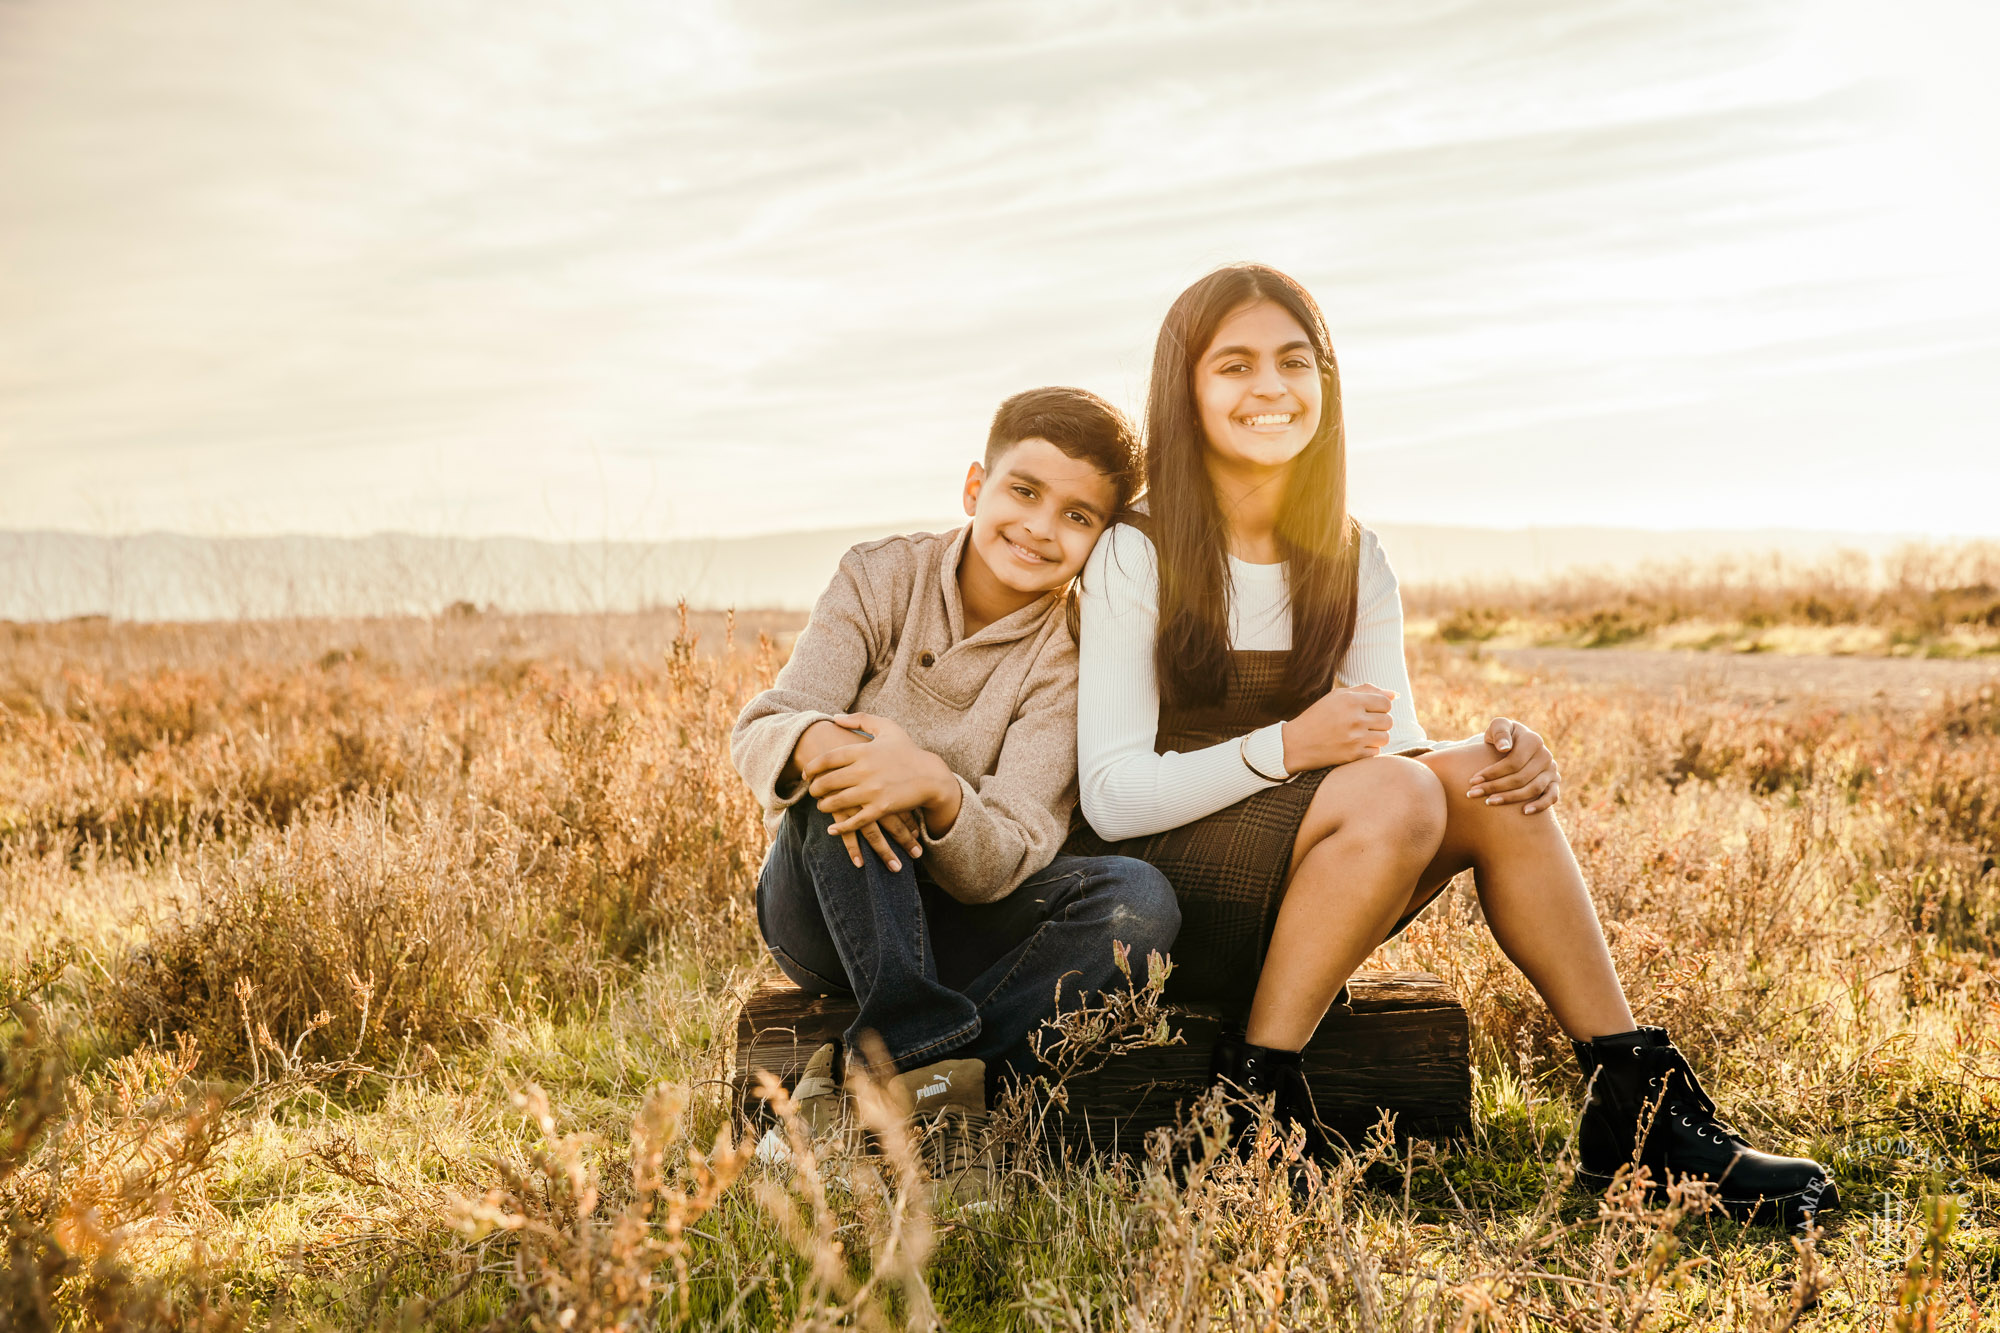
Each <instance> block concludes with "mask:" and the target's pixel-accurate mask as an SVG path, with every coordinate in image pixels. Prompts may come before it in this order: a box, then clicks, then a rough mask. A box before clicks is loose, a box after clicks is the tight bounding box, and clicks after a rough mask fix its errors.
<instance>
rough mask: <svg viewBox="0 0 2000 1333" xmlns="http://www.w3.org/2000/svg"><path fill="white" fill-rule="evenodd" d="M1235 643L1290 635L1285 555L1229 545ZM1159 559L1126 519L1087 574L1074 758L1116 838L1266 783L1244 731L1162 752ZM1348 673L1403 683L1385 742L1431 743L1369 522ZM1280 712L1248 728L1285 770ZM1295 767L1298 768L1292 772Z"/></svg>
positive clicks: (1191, 814)
mask: <svg viewBox="0 0 2000 1333" xmlns="http://www.w3.org/2000/svg"><path fill="white" fill-rule="evenodd" d="M1228 591H1229V645H1230V647H1231V648H1233V649H1252V650H1254V649H1266V650H1283V649H1288V648H1290V647H1291V646H1292V615H1291V598H1290V595H1289V592H1288V591H1287V587H1286V579H1285V566H1284V565H1282V564H1277V565H1253V564H1248V563H1246V562H1244V561H1242V560H1238V559H1237V558H1236V557H1235V556H1230V557H1229V589H1228ZM1159 606H1160V575H1159V560H1158V556H1157V555H1156V554H1155V553H1154V550H1153V543H1152V541H1151V539H1149V538H1148V537H1147V536H1146V534H1145V533H1143V532H1141V531H1139V529H1137V528H1136V527H1133V526H1132V525H1131V524H1129V523H1120V524H1118V525H1117V526H1116V527H1114V528H1112V529H1111V531H1110V532H1108V533H1106V534H1105V535H1104V537H1103V539H1102V540H1101V541H1099V542H1098V543H1097V549H1096V550H1095V551H1093V552H1091V556H1090V562H1089V563H1088V564H1087V565H1086V566H1085V567H1084V574H1083V584H1082V612H1083V620H1082V628H1083V638H1082V642H1081V643H1079V644H1078V645H1077V647H1078V654H1079V657H1078V663H1077V669H1078V682H1077V706H1076V763H1077V782H1078V788H1079V791H1078V794H1079V797H1080V799H1081V802H1082V805H1083V815H1084V818H1085V819H1087V820H1089V821H1090V826H1091V827H1092V828H1093V829H1095V830H1096V831H1097V834H1098V836H1099V837H1101V838H1105V839H1107V840H1109V841H1113V842H1116V841H1118V840H1120V839H1123V838H1139V837H1145V836H1146V835H1148V834H1152V833H1158V832H1160V831H1161V830H1163V829H1170V828H1178V827H1179V826H1180V825H1182V824H1186V823H1188V822H1190V821H1192V820H1196V819H1200V818H1201V817H1202V816H1203V815H1211V814H1214V813H1215V812H1216V811H1217V810H1220V809H1222V808H1223V807H1224V806H1227V805H1233V804H1234V803H1235V802H1237V801H1240V800H1242V799H1243V798H1244V797H1246V796H1249V795H1251V794H1253V793H1255V792H1259V791H1262V790H1263V789H1264V788H1266V787H1270V786H1275V785H1276V784H1275V783H1272V782H1267V781H1266V780H1264V779H1263V778H1260V777H1258V776H1257V774H1255V773H1253V772H1251V771H1250V769H1249V768H1248V767H1247V766H1246V765H1245V764H1244V762H1243V755H1242V753H1241V752H1240V751H1239V748H1238V746H1239V742H1238V741H1236V740H1228V741H1224V742H1222V743H1220V744H1217V745H1211V746H1208V747H1207V748H1205V749H1200V750H1190V751H1187V752H1185V753H1182V752H1177V751H1169V752H1168V753H1166V754H1155V753H1154V752H1153V741H1154V738H1155V736H1156V735H1157V734H1158V731H1159V725H1160V692H1159V686H1158V683H1157V681H1156V679H1155V677H1154V674H1153V636H1154V634H1155V632H1156V630H1157V627H1158V623H1159ZM1335 678H1336V680H1337V682H1338V683H1339V684H1341V685H1361V684H1368V685H1378V686H1380V687H1381V688H1383V689H1385V690H1393V691H1394V692H1395V695H1396V698H1395V701H1394V702H1393V703H1391V704H1390V705H1389V720H1390V724H1391V725H1390V729H1389V739H1388V742H1387V743H1386V744H1385V745H1384V746H1383V747H1382V752H1383V753H1384V754H1394V753H1396V752H1397V751H1400V750H1408V749H1411V748H1417V747H1423V746H1425V745H1427V744H1428V741H1427V739H1426V737H1425V735H1424V729H1423V727H1422V725H1421V724H1419V723H1418V721H1417V712H1416V708H1415V706H1414V705H1413V704H1412V702H1411V699H1410V673H1409V668H1408V667H1407V666H1406V665H1405V664H1404V661H1403V600H1402V597H1401V595H1400V594H1399V593H1398V592H1397V590H1396V575H1395V572H1394V571H1393V570H1391V569H1390V568H1389V559H1388V557H1387V556H1385V555H1384V554H1383V553H1382V545H1381V543H1380V542H1379V541H1377V540H1376V538H1375V534H1374V533H1373V532H1371V531H1370V530H1369V529H1367V528H1363V529H1362V530H1361V570H1360V587H1359V593H1358V600H1357V605H1356V608H1355V623H1354V639H1353V641H1352V642H1351V643H1350V644H1349V645H1348V648H1347V653H1346V655H1345V656H1344V657H1342V658H1341V660H1340V665H1339V667H1338V668H1337V669H1336V670H1335ZM1282 726H1283V724H1282V723H1276V722H1274V723H1272V724H1271V725H1270V726H1268V727H1262V728H1260V729H1258V730H1256V731H1253V732H1251V733H1250V739H1249V742H1248V750H1249V756H1250V759H1251V761H1252V762H1253V763H1255V764H1256V765H1257V767H1258V768H1260V769H1262V770H1263V771H1264V772H1266V773H1278V774H1284V773H1285V763H1284V760H1285V744H1284V738H1283V736H1282V734H1281V733H1280V728H1281V727H1282ZM1288 776H1289V775H1288Z"/></svg>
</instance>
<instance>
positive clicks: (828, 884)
mask: <svg viewBox="0 0 2000 1333" xmlns="http://www.w3.org/2000/svg"><path fill="white" fill-rule="evenodd" d="M832 823H833V818H832V816H830V815H827V814H824V813H822V812H821V811H820V810H819V809H817V808H816V807H815V806H814V805H813V803H812V801H811V800H810V799H807V800H802V801H800V802H799V803H798V804H797V805H794V806H793V807H791V809H789V810H788V811H786V812H785V822H784V825H783V827H782V828H781V829H780V830H779V832H778V839H777V841H776V842H775V843H773V844H772V846H771V853H770V855H769V856H768V857H766V858H765V861H764V870H763V873H762V874H761V875H759V876H758V879H757V924H758V927H759V929H760V930H762V932H763V935H764V943H765V944H767V945H769V946H770V949H771V956H772V957H773V958H774V959H776V960H777V964H778V967H779V968H780V969H781V970H782V971H783V972H784V974H785V975H786V976H788V977H790V978H791V979H792V980H793V981H795V982H797V983H798V984H799V985H800V986H801V987H804V988H805V989H806V990H809V991H813V992H815V993H817V994H822V995H832V994H852V995H853V996H854V998H855V1000H856V1001H857V1002H858V1003H859V1005H860V1012H859V1013H858V1014H857V1015H856V1016H855V1019H854V1023H853V1025H852V1026H851V1027H849V1028H848V1030H847V1034H846V1042H847V1046H848V1049H850V1050H859V1049H860V1048H859V1047H858V1046H856V1044H855V1043H856V1042H857V1041H858V1039H859V1038H860V1036H861V1034H862V1033H864V1032H873V1033H874V1034H875V1035H876V1036H877V1037H879V1038H880V1039H881V1041H882V1044H883V1045H884V1046H885V1047H886V1048H887V1049H888V1053H889V1056H890V1058H891V1059H892V1060H894V1061H895V1063H896V1067H897V1068H898V1069H901V1070H909V1069H914V1068H916V1067H918V1066H920V1065H926V1064H930V1063H932V1062H933V1061H936V1060H941V1059H943V1058H945V1057H946V1056H947V1055H949V1056H952V1057H953V1058H968V1057H969V1058H976V1059H980V1060H984V1061H986V1063H987V1066H988V1069H989V1070H990V1071H991V1072H992V1073H993V1074H994V1075H996V1076H998V1075H1004V1074H1009V1073H1011V1074H1017V1075H1018V1074H1026V1073H1031V1072H1033V1070H1034V1068H1035V1060H1034V1057H1033V1054H1032V1053H1031V1052H1030V1050H1029V1048H1028V1044H1027V1038H1028V1034H1030V1033H1031V1032H1033V1031H1034V1030H1035V1029H1036V1028H1038V1027H1040V1026H1041V1024H1042V1023H1043V1022H1044V1021H1046V1020H1047V1019H1050V1018H1052V1017H1054V1016H1055V1014H1056V985H1057V982H1058V980H1060V981H1061V984H1062V1004H1063V1008H1064V1009H1066V1010H1067V1009H1072V1008H1075V1007H1077V1006H1078V1005H1079V1004H1081V1003H1082V1002H1083V1001H1085V1000H1086V999H1089V998H1094V997H1095V996H1097V995H1098V994H1099V993H1101V992H1102V991H1104V990H1105V989H1107V988H1108V987H1111V986H1113V985H1123V984H1125V978H1124V976H1123V975H1122V974H1120V972H1119V971H1118V968H1117V965H1116V964H1115V963H1114V962H1113V953H1112V948H1111V944H1112V941H1113V940H1118V941H1122V942H1123V943H1125V944H1127V945H1129V946H1130V947H1131V950H1132V967H1133V972H1134V975H1135V976H1137V977H1138V978H1139V979H1140V980H1142V981H1143V980H1144V978H1145V966H1146V964H1145V959H1146V955H1147V953H1148V952H1149V951H1151V950H1154V949H1157V950H1159V951H1160V952H1161V953H1166V952H1167V951H1168V949H1170V948H1171V947H1172V945H1173V942H1174V936H1175V935H1176V934H1177V933H1178V932H1179V930H1180V926H1181V913H1180V906H1179V904H1178V903H1177V902H1176V901H1175V899H1174V891H1173V888H1172V886H1171V885H1169V884H1168V883H1167V877H1166V876H1165V875H1163V874H1161V873H1160V872H1159V871H1158V870H1155V869H1154V868H1153V867H1152V866H1150V865H1148V864H1146V863H1145V862H1144V861H1139V860H1135V859H1133V858H1131V857H1127V856H1058V857H1057V858H1056V859H1055V860H1054V861H1052V862H1051V863H1050V864H1049V866H1048V868H1047V869H1045V870H1043V871H1041V872H1040V873H1038V874H1034V875H1030V876H1029V877H1028V878H1027V879H1026V880H1024V881H1022V883H1021V884H1020V886H1019V887H1018V888H1016V889H1015V890H1014V891H1013V892H1012V893H1010V894H1008V895H1007V896H1006V897H1005V898H1002V899H1000V900H999V901H998V902H993V903H979V904H966V903H961V902H959V901H958V900H956V899H955V898H953V897H952V896H951V895H950V894H948V893H946V892H945V891H944V890H943V889H941V888H939V887H938V886H937V885H936V884H935V883H933V882H932V881H931V880H930V878H929V877H928V876H927V875H925V874H924V873H923V869H922V867H923V861H922V859H921V858H911V857H910V856H908V855H905V856H903V857H901V858H900V859H901V861H902V863H903V868H902V869H901V870H896V871H892V870H890V869H889V868H888V866H886V865H884V864H883V862H882V860H881V858H880V857H878V856H877V855H876V854H875V851H874V849H873V848H871V847H869V846H868V845H867V844H866V843H865V842H864V843H863V844H862V845H861V865H859V866H856V865H855V864H854V862H853V861H851V860H849V859H848V855H847V847H846V845H845V844H844V843H843V842H842V841H841V840H840V839H839V838H835V837H832V836H831V835H829V834H828V832H827V829H828V827H829V826H831V824H832Z"/></svg>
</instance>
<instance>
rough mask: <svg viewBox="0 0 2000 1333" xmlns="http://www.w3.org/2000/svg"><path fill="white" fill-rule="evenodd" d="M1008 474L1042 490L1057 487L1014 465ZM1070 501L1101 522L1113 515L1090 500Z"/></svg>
mask: <svg viewBox="0 0 2000 1333" xmlns="http://www.w3.org/2000/svg"><path fill="white" fill-rule="evenodd" d="M1007 475H1008V476H1010V477H1012V478H1013V479H1014V480H1016V481H1025V482H1027V483H1028V485H1030V486H1034V487H1037V488H1038V489H1040V490H1044V491H1052V490H1054V489H1055V487H1053V486H1051V485H1049V484H1048V483H1047V482H1046V481H1043V480H1042V479H1041V478H1040V477H1037V476H1036V475H1035V474H1034V473H1032V472H1023V471H1021V469H1019V468H1013V467H1010V468H1008V469H1007ZM1070 503H1071V504H1073V505H1075V506H1076V507H1077V508H1078V509H1082V510H1085V511H1086V512H1088V513H1089V515H1090V516H1091V517H1092V518H1094V519H1096V520H1097V521H1098V522H1100V523H1102V522H1104V521H1105V520H1106V519H1108V518H1110V517H1111V516H1110V515H1109V514H1107V513H1105V512H1104V510H1102V509H1099V508H1098V507H1097V506H1096V505H1094V504H1092V503H1091V502H1090V501H1088V500H1084V499H1073V500H1071V501H1070Z"/></svg>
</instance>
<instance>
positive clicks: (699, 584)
mask: <svg viewBox="0 0 2000 1333" xmlns="http://www.w3.org/2000/svg"><path fill="white" fill-rule="evenodd" d="M924 526H925V525H921V524H919V525H911V526H905V527H901V528H896V527H881V526H869V527H851V528H827V529H821V530H815V531H810V532H784V533H773V534H769V535H764V536H755V537H730V538H714V539H700V540H691V541H670V542H651V543H647V542H549V541H538V540H533V539H530V538H524V537H479V538H472V537H424V536H416V535H412V534H407V533H381V534H376V535H373V536H368V537H311V536H276V537H191V536H184V535H179V534H174V533H164V532H147V533H136V534H132V535H129V536H108V537H107V536H97V535H91V534H85V533H75V532H0V619H5V620H59V619H66V618H68V617H71V616H82V615H110V616H114V617H117V618H119V619H128V620H215V619H234V618H242V617H259V618H261V617H271V616H318V615H334V616H366V615H411V614H415V615H429V614H433V613H435V612H437V611H439V610H441V609H443V608H444V607H447V606H449V605H451V604H452V603H454V602H471V603H474V604H476V605H479V606H487V605H493V606H497V607H500V608H502V609H505V610H510V611H614V610H632V609H636V608H640V607H646V606H666V605H671V604H672V603H674V602H675V601H676V600H678V599H680V598H682V597H685V598H686V599H687V600H688V601H689V602H690V603H691V604H693V605H695V606H698V607H713V608H721V607H730V606H733V607H738V608H745V609H748V608H752V607H756V608H766V609H804V608H807V607H810V606H811V605H812V601H813V598H814V597H815V596H817V594H818V593H819V590H820V589H821V588H822V587H823V586H824V585H825V583H826V579H827V576H828V574H829V573H830V572H831V571H832V569H833V566H834V563H835V562H836V561H837V560H838V558H839V556H840V553H841V552H842V551H844V550H846V549H847V548H848V547H849V546H852V545H853V544H854V543H856V542H860V541H866V540H869V539H871V538H874V537H879V536H883V535H885V534H887V533H889V532H894V531H912V530H921V529H922V528H923V527H924ZM949 526H952V525H951V524H950V523H941V524H937V525H934V526H933V530H937V529H941V528H946V527H949ZM1375 528H1376V531H1377V532H1378V533H1379V534H1380V535H1381V537H1382V541H1383V544H1384V546H1385V547H1386V548H1387V550H1388V552H1389V557H1390V559H1391V561H1392V562H1393V563H1394V564H1395V566H1396V569H1397V572H1398V574H1399V575H1400V576H1401V578H1402V580H1403V581H1404V582H1405V583H1409V584H1420V583H1445V582H1450V583H1455V582H1460V581H1464V580H1480V581H1484V580H1490V579H1507V578H1514V579H1523V580H1535V579H1540V578H1545V577H1548V576H1550V575H1554V574H1559V573H1563V572H1566V571H1571V570H1577V569H1585V568H1596V569H1602V570H1607V571H1617V570H1626V569H1632V568H1636V567H1638V566H1641V565H1645V564H1649V563H1674V562H1682V561H1696V562H1706V561H1711V560H1714V559H1717V558H1720V557H1724V556H1757V557H1762V556H1766V555H1777V556H1782V557H1784V558H1786V559H1789V560H1812V559H1818V558H1821V557H1824V556H1826V555H1830V554H1832V553H1833V552H1835V551H1839V550H1851V551H1859V552H1862V553H1864V554H1868V555H1880V554H1882V553H1884V552H1887V551H1889V550H1892V549H1894V548H1895V547H1897V546H1900V545H1903V544H1905V543H1907V542H1909V541H1913V540H1918V539H1917V538H1914V537H1907V536H1898V535H1885V534H1877V533H1865V534H1864V533H1842V532H1808V531H1785V530H1767V531H1689V532H1645V531H1634V530H1628V529H1617V528H1528V529H1521V530H1506V529H1482V528H1453V527H1429V526H1422V525H1414V524H1398V523H1384V524H1378V525H1375Z"/></svg>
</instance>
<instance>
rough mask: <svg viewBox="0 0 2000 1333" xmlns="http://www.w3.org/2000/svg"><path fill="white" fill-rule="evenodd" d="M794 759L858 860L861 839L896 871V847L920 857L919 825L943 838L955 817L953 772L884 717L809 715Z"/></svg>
mask: <svg viewBox="0 0 2000 1333" xmlns="http://www.w3.org/2000/svg"><path fill="white" fill-rule="evenodd" d="M871 738H872V739H871ZM794 760H795V762H796V763H797V764H798V769H799V776H800V778H801V779H802V780H803V781H804V782H805V784H806V791H807V793H808V794H810V795H811V796H812V797H813V799H814V801H815V803H816V804H817V805H818V806H819V808H820V809H821V810H822V811H824V812H825V813H827V814H830V815H832V816H833V817H834V824H833V827H832V828H831V829H830V830H829V832H830V833H832V834H833V835H834V836H836V837H838V838H839V839H840V840H841V841H842V842H844V843H845V844H846V845H847V855H848V858H849V859H850V860H852V861H853V862H854V864H855V865H857V866H858V865H860V864H861V843H862V842H863V841H866V842H867V843H868V845H869V846H870V847H873V848H874V849H875V854H876V855H877V856H879V857H881V858H882V863H883V864H884V865H886V866H888V867H889V869H890V870H901V869H902V868H903V863H902V858H901V857H900V856H898V855H897V849H898V848H899V847H901V848H907V849H908V851H909V854H910V856H911V857H912V858H916V857H920V856H922V855H923V854H924V852H923V841H922V838H921V836H920V835H921V833H922V831H923V830H925V829H928V830H929V831H930V833H931V836H932V837H942V836H943V835H944V834H946V833H948V832H950V831H951V826H952V825H953V824H954V823H956V822H957V820H958V811H959V804H960V796H961V793H960V788H959V785H958V777H957V775H956V774H954V773H953V772H952V771H951V769H950V767H949V766H947V765H946V763H945V761H944V760H943V759H941V758H939V757H938V756H937V755H935V754H933V753H931V752H930V751H929V750H926V749H924V748H923V747H922V746H920V745H918V744H917V743H916V742H915V741H913V740H911V739H910V734H909V733H908V732H907V731H905V730H903V728H902V727H901V726H899V725H898V724H897V723H895V722H894V721H892V720H890V719H889V718H886V717H878V716H876V715H874V714H872V713H844V714H842V715H841V716H839V717H837V718H835V719H834V720H833V721H831V722H826V721H821V722H815V723H814V724H813V725H812V726H810V727H808V728H807V729H806V732H805V734H804V735H803V736H801V737H800V738H799V745H798V749H797V750H796V751H795V752H794Z"/></svg>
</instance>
